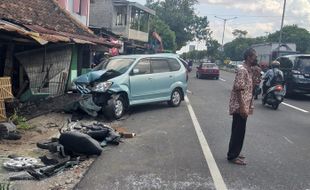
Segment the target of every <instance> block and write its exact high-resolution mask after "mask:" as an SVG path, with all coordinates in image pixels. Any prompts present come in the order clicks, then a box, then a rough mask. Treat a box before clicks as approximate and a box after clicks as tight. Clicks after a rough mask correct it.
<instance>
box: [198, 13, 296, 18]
mask: <svg viewBox="0 0 310 190" xmlns="http://www.w3.org/2000/svg"><path fill="white" fill-rule="evenodd" d="M204 15H206V16H207V15H209V16H224V17H225V16H226V17H234V16H236V17H238V18H239V17H262V18H272V17H274V18H281V17H282V16H272V15H219V14H204ZM286 17H294V16H286Z"/></svg>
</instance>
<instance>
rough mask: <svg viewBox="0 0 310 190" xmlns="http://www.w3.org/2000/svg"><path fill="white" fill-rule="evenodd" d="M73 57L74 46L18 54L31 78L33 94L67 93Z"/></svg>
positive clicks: (55, 94)
mask: <svg viewBox="0 0 310 190" xmlns="http://www.w3.org/2000/svg"><path fill="white" fill-rule="evenodd" d="M71 56H72V46H62V47H53V48H43V49H39V50H33V51H27V52H22V53H18V54H16V57H17V59H18V60H19V61H20V63H21V64H22V66H23V67H24V68H25V71H26V73H27V75H28V78H29V87H30V89H31V91H32V93H33V94H35V93H49V96H58V95H62V94H64V93H65V89H66V84H67V81H68V76H69V69H70V63H71Z"/></svg>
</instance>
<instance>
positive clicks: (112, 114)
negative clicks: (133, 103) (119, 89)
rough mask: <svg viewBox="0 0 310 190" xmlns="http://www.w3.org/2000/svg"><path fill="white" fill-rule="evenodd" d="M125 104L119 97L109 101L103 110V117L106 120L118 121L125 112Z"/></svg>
mask: <svg viewBox="0 0 310 190" xmlns="http://www.w3.org/2000/svg"><path fill="white" fill-rule="evenodd" d="M125 105H126V102H125V100H124V98H123V97H122V96H119V97H118V98H116V99H115V100H109V101H108V105H106V106H105V107H104V109H103V113H104V115H105V116H106V117H107V118H108V119H111V120H112V119H120V118H121V117H122V116H123V115H124V113H125V110H126V106H125Z"/></svg>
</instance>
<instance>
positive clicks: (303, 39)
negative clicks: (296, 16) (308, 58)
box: [268, 25, 310, 53]
mask: <svg viewBox="0 0 310 190" xmlns="http://www.w3.org/2000/svg"><path fill="white" fill-rule="evenodd" d="M279 36H280V31H276V32H274V33H272V34H270V35H269V36H268V41H270V42H278V41H279ZM282 43H295V44H296V46H297V48H296V49H297V51H299V52H300V53H310V46H309V44H310V33H309V32H308V31H307V30H306V29H304V28H299V27H298V26H297V25H288V26H284V27H283V28H282Z"/></svg>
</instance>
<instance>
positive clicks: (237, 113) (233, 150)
mask: <svg viewBox="0 0 310 190" xmlns="http://www.w3.org/2000/svg"><path fill="white" fill-rule="evenodd" d="M243 57H244V63H243V65H242V66H241V67H240V68H239V69H238V71H237V74H236V76H235V81H234V85H233V89H232V92H231V97H230V102H229V114H230V115H232V117H233V120H232V129H231V137H230V142H229V149H228V153H227V159H228V161H230V162H231V163H234V164H238V165H246V162H245V161H244V158H245V157H244V156H242V155H240V152H241V150H242V146H243V141H244V135H245V129H246V121H247V118H248V116H249V115H250V114H252V113H253V108H254V107H253V74H252V69H251V67H252V66H254V65H256V62H257V60H256V58H257V55H256V51H255V50H254V49H253V48H249V49H247V50H246V51H245V52H244V55H243Z"/></svg>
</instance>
